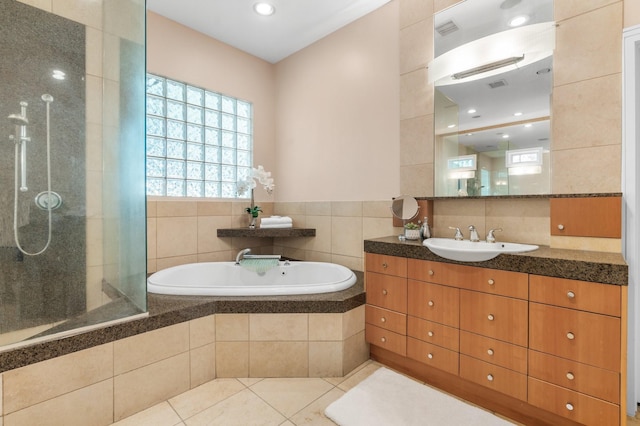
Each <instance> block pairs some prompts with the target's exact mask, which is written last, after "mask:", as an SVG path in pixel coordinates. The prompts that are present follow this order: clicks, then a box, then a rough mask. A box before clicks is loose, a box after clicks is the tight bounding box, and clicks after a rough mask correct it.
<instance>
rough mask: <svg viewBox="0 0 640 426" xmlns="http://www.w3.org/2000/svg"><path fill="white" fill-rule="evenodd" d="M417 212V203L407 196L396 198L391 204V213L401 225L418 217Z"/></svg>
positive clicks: (418, 208)
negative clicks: (400, 220) (400, 221)
mask: <svg viewBox="0 0 640 426" xmlns="http://www.w3.org/2000/svg"><path fill="white" fill-rule="evenodd" d="M419 210H420V207H419V206H418V201H416V199H415V198H413V197H410V196H407V195H401V196H399V197H396V198H394V199H393V202H392V203H391V213H392V214H393V215H394V216H395V217H397V218H398V219H402V221H403V223H404V222H406V221H408V220H411V219H413V218H415V217H416V216H418V212H419Z"/></svg>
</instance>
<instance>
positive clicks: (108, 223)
mask: <svg viewBox="0 0 640 426" xmlns="http://www.w3.org/2000/svg"><path fill="white" fill-rule="evenodd" d="M45 3H47V4H45ZM52 3H54V4H57V3H56V2H43V3H41V4H42V6H41V7H42V8H40V7H34V6H31V5H28V4H25V3H22V2H19V1H15V0H0V40H2V41H3V43H0V57H2V61H1V63H0V99H2V102H0V132H1V137H2V138H3V140H4V143H2V144H0V350H6V349H10V348H13V347H16V346H22V345H28V344H30V343H35V342H39V341H42V340H50V339H55V338H58V337H60V336H64V335H69V334H76V333H78V332H81V331H83V330H85V329H87V328H89V329H90V328H95V327H100V326H104V325H107V324H110V323H113V322H114V321H115V322H119V321H126V320H128V319H132V318H138V317H140V316H144V315H146V311H147V307H146V232H145V231H146V211H145V205H146V203H145V173H144V171H145V169H144V168H145V146H144V145H145V142H144V141H145V138H144V135H145V128H144V125H145V124H144V123H145V118H144V117H145V105H144V99H145V2H144V0H103V1H92V2H88V3H87V4H86V5H84V6H82V7H79V5H78V4H76V3H72V2H60V5H58V7H55V8H53V11H52V6H51V4H52Z"/></svg>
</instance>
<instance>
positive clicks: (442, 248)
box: [422, 238, 538, 262]
mask: <svg viewBox="0 0 640 426" xmlns="http://www.w3.org/2000/svg"><path fill="white" fill-rule="evenodd" d="M422 244H423V245H424V246H426V247H427V248H428V249H429V250H431V251H432V252H434V253H435V254H437V255H438V256H440V257H444V258H445V259H450V260H458V261H460V262H482V261H485V260H490V259H493V258H494V257H496V256H498V255H499V254H501V253H523V252H527V251H533V250H537V249H538V246H535V245H532V244H519V243H501V242H496V243H487V242H486V241H479V242H475V243H472V242H471V241H469V240H462V241H457V240H454V239H452V238H428V239H426V240H424V242H423V243H422Z"/></svg>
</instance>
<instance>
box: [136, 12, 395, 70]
mask: <svg viewBox="0 0 640 426" xmlns="http://www.w3.org/2000/svg"><path fill="white" fill-rule="evenodd" d="M389 1H390V0H269V2H270V3H271V4H272V5H273V6H275V8H276V12H275V14H273V15H271V16H268V17H264V16H260V15H258V14H256V13H255V12H254V11H253V5H254V3H256V2H257V0H179V1H178V0H147V9H149V10H151V11H153V12H155V13H157V14H159V15H162V16H164V17H166V18H169V19H171V20H173V21H176V22H178V23H180V24H182V25H185V26H187V27H190V28H193V29H194V30H196V31H198V32H201V33H203V34H206V35H208V36H210V37H213V38H215V39H217V40H219V41H222V42H223V43H226V44H228V45H230V46H233V47H235V48H237V49H240V50H242V51H245V52H247V53H249V54H251V55H253V56H257V57H259V58H262V59H264V60H265V61H268V62H270V63H276V62H279V61H281V60H282V59H284V58H286V57H287V56H289V55H291V54H292V53H295V52H297V51H298V50H300V49H303V48H305V47H307V46H308V45H310V44H312V43H314V42H316V41H318V40H320V39H321V38H323V37H325V36H327V35H329V34H331V33H332V32H334V31H336V30H338V29H340V28H341V27H343V26H345V25H347V24H349V23H351V22H353V21H355V20H357V19H358V18H360V17H362V16H364V15H366V14H368V13H370V12H372V11H374V10H375V9H377V8H379V7H380V6H382V5H384V4H386V3H388V2H389Z"/></svg>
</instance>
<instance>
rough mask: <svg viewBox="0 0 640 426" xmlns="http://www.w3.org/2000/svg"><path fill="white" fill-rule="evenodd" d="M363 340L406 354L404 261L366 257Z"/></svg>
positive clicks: (375, 255) (389, 257) (405, 271)
mask: <svg viewBox="0 0 640 426" xmlns="http://www.w3.org/2000/svg"><path fill="white" fill-rule="evenodd" d="M365 284H366V293H367V304H366V306H365V340H366V341H367V342H368V343H370V344H372V345H376V346H379V347H381V348H384V349H387V350H389V351H391V352H394V353H397V354H399V355H402V356H405V355H406V353H407V259H406V258H402V257H395V256H385V255H379V254H371V253H367V255H366V275H365Z"/></svg>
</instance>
